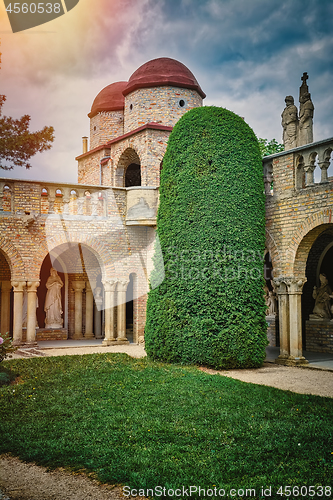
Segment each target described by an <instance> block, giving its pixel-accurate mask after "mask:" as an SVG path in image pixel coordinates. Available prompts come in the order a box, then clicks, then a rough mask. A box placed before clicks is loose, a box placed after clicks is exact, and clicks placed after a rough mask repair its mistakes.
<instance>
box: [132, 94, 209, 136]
mask: <svg viewBox="0 0 333 500" xmlns="http://www.w3.org/2000/svg"><path fill="white" fill-rule="evenodd" d="M183 103H184V105H183V106H182V104H183ZM199 106H202V98H201V97H200V95H199V94H198V92H197V91H196V90H190V89H183V88H179V87H171V86H165V87H152V88H143V89H138V90H134V91H133V92H131V93H130V94H128V95H127V96H126V97H125V113H124V133H126V132H131V131H132V130H134V129H136V128H138V127H141V126H142V125H145V124H146V123H161V124H163V125H167V126H170V127H173V126H174V125H175V124H176V122H177V121H178V120H179V118H181V117H182V116H183V114H184V113H186V111H188V110H189V109H192V108H197V107H199Z"/></svg>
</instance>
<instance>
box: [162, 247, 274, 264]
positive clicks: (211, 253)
mask: <svg viewBox="0 0 333 500" xmlns="http://www.w3.org/2000/svg"><path fill="white" fill-rule="evenodd" d="M165 256H166V259H167V261H168V262H174V263H175V262H183V263H185V262H186V263H195V262H203V261H204V262H211V263H214V262H217V263H219V264H225V263H228V262H229V263H230V262H256V263H258V262H264V260H265V259H264V254H263V253H262V252H261V251H260V250H252V249H251V248H235V247H232V246H230V245H226V244H224V245H222V246H221V247H219V248H216V249H215V250H212V249H207V250H203V251H199V250H197V249H196V248H191V249H178V248H177V247H174V246H170V247H168V248H167V249H166V252H165Z"/></svg>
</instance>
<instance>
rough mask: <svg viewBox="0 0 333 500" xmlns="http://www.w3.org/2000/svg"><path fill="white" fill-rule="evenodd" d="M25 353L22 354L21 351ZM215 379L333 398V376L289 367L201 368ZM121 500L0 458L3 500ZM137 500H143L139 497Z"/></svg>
mask: <svg viewBox="0 0 333 500" xmlns="http://www.w3.org/2000/svg"><path fill="white" fill-rule="evenodd" d="M21 351H22V350H21ZM21 351H17V352H16V353H15V355H14V356H13V357H14V358H19V357H22V358H27V357H35V356H63V355H81V354H90V353H93V352H102V353H104V352H125V353H128V354H129V355H130V356H133V357H135V358H140V357H144V356H145V354H146V353H145V351H144V347H143V346H142V345H130V346H126V345H124V346H112V347H100V346H95V347H82V348H68V349H45V350H44V351H40V350H31V352H30V353H29V352H27V350H25V351H24V352H23V353H22V352H21ZM199 369H200V370H203V371H205V372H207V373H210V374H212V375H218V374H219V375H220V376H224V377H232V378H235V379H238V380H242V381H243V382H251V383H253V384H260V385H268V386H271V387H276V388H279V389H283V390H289V391H292V392H297V393H301V394H314V395H318V396H324V397H330V398H333V372H329V371H322V370H314V369H305V368H298V367H287V366H280V365H275V364H272V363H265V364H264V366H263V367H262V368H258V369H253V370H228V371H216V370H211V369H208V368H199ZM104 499H105V500H118V499H124V497H123V496H122V493H121V489H120V488H118V487H113V486H110V485H102V484H100V483H99V482H98V481H96V480H95V479H93V478H90V477H87V476H86V475H85V474H79V475H78V474H76V475H74V474H71V473H69V472H66V471H65V470H62V469H57V470H56V471H52V472H47V469H45V468H44V467H39V466H37V465H34V464H26V463H23V462H20V461H19V460H18V459H17V458H14V457H10V456H9V455H3V456H0V500H104ZM137 500H140V499H139V497H137Z"/></svg>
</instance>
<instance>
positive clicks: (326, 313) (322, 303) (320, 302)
mask: <svg viewBox="0 0 333 500" xmlns="http://www.w3.org/2000/svg"><path fill="white" fill-rule="evenodd" d="M319 281H320V287H319V288H318V289H317V287H316V286H315V287H314V288H313V293H312V297H313V298H314V299H315V301H316V302H315V306H314V308H313V312H312V314H310V319H330V318H331V311H330V299H331V298H333V296H332V290H331V287H330V286H329V284H328V280H327V277H326V275H325V274H320V275H319Z"/></svg>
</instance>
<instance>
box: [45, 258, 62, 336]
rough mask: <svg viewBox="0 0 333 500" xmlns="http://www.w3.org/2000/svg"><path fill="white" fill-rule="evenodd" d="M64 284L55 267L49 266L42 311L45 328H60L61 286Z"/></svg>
mask: <svg viewBox="0 0 333 500" xmlns="http://www.w3.org/2000/svg"><path fill="white" fill-rule="evenodd" d="M63 286H64V284H63V282H62V280H61V278H60V276H58V273H57V271H56V269H54V268H53V267H51V270H50V276H49V278H48V280H47V282H46V288H47V293H46V298H45V305H44V311H45V312H46V318H45V328H62V327H63V320H62V317H61V315H62V307H61V288H62V287H63Z"/></svg>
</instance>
